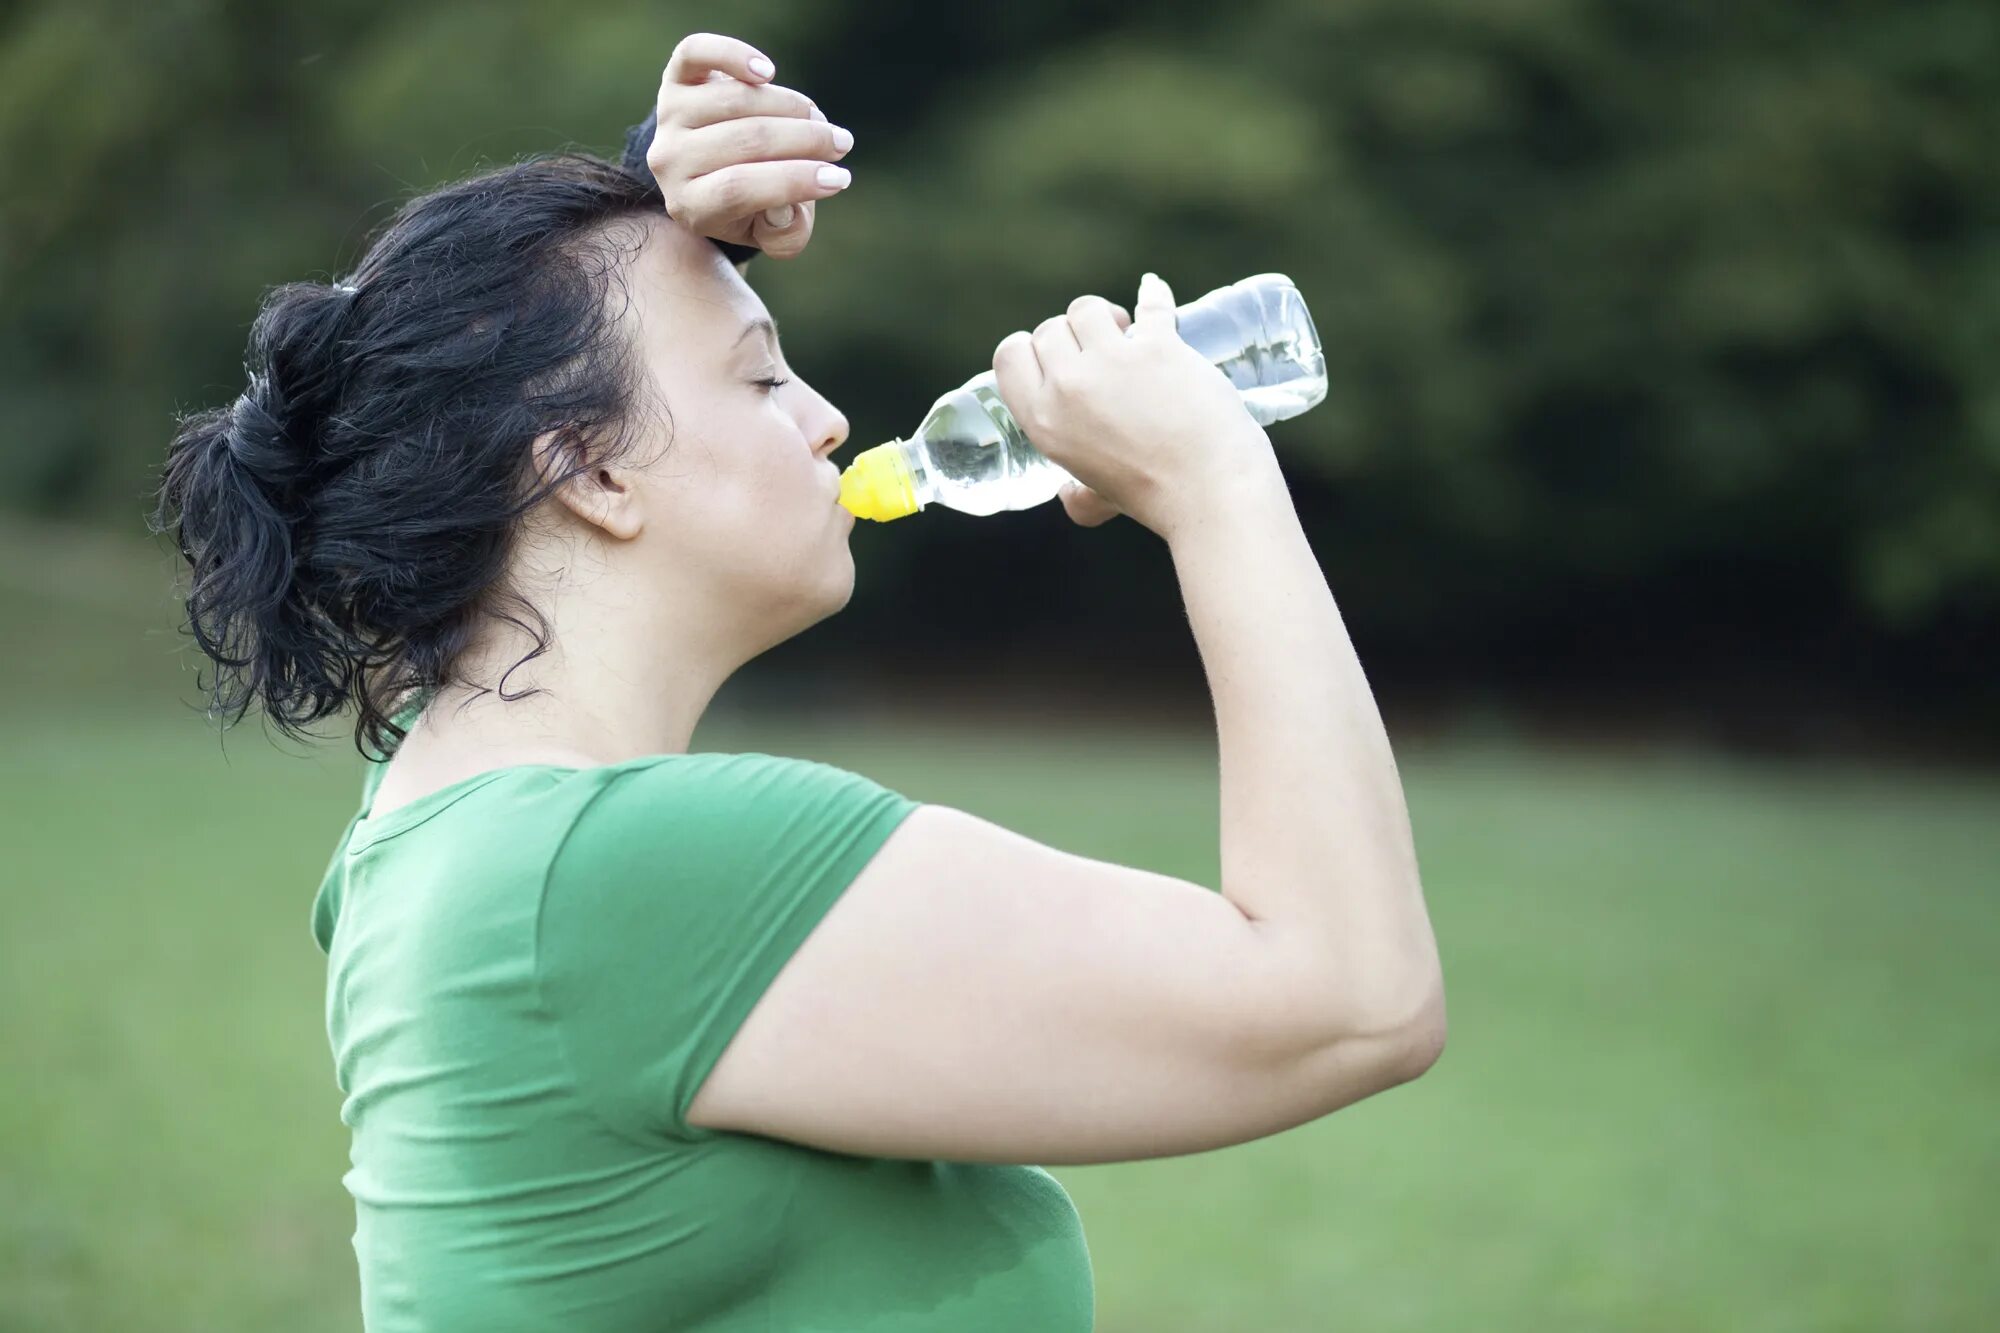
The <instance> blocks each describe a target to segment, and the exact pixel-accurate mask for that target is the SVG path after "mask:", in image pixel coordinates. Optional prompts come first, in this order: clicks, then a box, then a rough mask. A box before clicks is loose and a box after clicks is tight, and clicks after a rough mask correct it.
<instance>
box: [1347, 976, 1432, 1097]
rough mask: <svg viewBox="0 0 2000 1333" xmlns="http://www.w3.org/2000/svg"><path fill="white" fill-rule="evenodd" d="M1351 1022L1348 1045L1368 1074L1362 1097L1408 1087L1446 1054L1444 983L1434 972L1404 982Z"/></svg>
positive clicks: (1358, 1014)
mask: <svg viewBox="0 0 2000 1333" xmlns="http://www.w3.org/2000/svg"><path fill="white" fill-rule="evenodd" d="M1354 1017H1355V1018H1356V1020H1358V1021H1354V1022H1353V1023H1352V1025H1351V1026H1350V1027H1349V1029H1348V1038H1347V1041H1348V1044H1349V1049H1350V1050H1351V1051H1353V1052H1354V1053H1355V1054H1356V1055H1358V1056H1360V1058H1361V1061H1362V1063H1363V1064H1364V1066H1365V1067H1366V1069H1367V1071H1368V1073H1367V1075H1366V1077H1365V1079H1364V1081H1365V1082H1366V1084H1367V1085H1368V1086H1367V1089H1366V1093H1367V1094H1371V1095H1372V1094H1373V1093H1376V1092H1382V1091H1384V1090H1386V1089H1389V1088H1393V1087H1396V1086H1398V1085H1399V1084H1403V1083H1408V1082H1411V1081H1412V1080H1414V1079H1417V1078H1420V1077H1422V1076H1423V1075H1424V1073H1425V1072H1427V1071H1428V1070H1429V1069H1430V1067H1431V1066H1432V1065H1434V1064H1436V1063H1437V1062H1438V1057H1439V1056H1441V1055H1443V1054H1444V1043H1445V1034H1446V1021H1445V1004H1444V978H1443V976H1442V975H1441V974H1440V973H1439V971H1438V970H1437V969H1436V968H1431V969H1429V970H1428V971H1427V972H1426V973H1425V974H1424V975H1422V976H1420V977H1410V978H1406V979H1405V982H1404V984H1403V985H1400V986H1398V987H1397V989H1396V992H1395V994H1394V995H1393V996H1390V995H1384V996H1380V997H1378V998H1377V999H1376V1000H1375V1002H1374V1003H1371V1004H1369V1005H1367V1006H1365V1007H1364V1008H1363V1010H1362V1011H1361V1012H1359V1013H1357V1014H1356V1015H1355V1016H1354ZM1364 1052H1365V1054H1363V1053H1364Z"/></svg>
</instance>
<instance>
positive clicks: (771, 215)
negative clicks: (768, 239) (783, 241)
mask: <svg viewBox="0 0 2000 1333" xmlns="http://www.w3.org/2000/svg"><path fill="white" fill-rule="evenodd" d="M764 221H766V222H768V223H770V224H771V225H772V226H774V227H789V226H791V225H792V206H791V205H790V204H786V205H785V206H784V207H783V208H767V209H765V210H764Z"/></svg>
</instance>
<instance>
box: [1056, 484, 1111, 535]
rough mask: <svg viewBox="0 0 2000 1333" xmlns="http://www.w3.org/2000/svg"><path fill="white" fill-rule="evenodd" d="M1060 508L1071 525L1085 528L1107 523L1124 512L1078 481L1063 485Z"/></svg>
mask: <svg viewBox="0 0 2000 1333" xmlns="http://www.w3.org/2000/svg"><path fill="white" fill-rule="evenodd" d="M1062 507H1063V512H1064V513H1066V514H1068V515H1069V517H1070V521H1071V522H1072V523H1075V524H1076V525H1077V526H1079V527H1085V528H1094V527H1097V526H1099V525H1100V524H1104V523H1108V522H1110V521H1111V520H1112V519H1114V518H1116V517H1118V516H1119V515H1120V514H1122V513H1124V512H1125V511H1124V510H1122V509H1120V508H1119V507H1118V506H1117V505H1115V504H1113V503H1111V501H1109V500H1107V499H1105V498H1104V497H1103V496H1101V495H1099V494H1098V493H1097V492H1096V491H1093V490H1091V489H1090V487H1088V486H1086V485H1084V484H1083V483H1082V482H1080V481H1066V482H1064V483H1063V488H1062Z"/></svg>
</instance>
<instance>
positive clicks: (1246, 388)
mask: <svg viewBox="0 0 2000 1333" xmlns="http://www.w3.org/2000/svg"><path fill="white" fill-rule="evenodd" d="M1174 313H1175V317H1176V323H1175V329H1176V332H1178V333H1179V335H1180V337H1181V340H1182V341H1184V342H1186V343H1187V344H1188V345H1190V346H1191V347H1193V348H1194V349H1195V350H1197V351H1199V352H1200V353H1202V355H1204V356H1206V357H1207V358H1208V359H1209V360H1210V361H1211V362H1213V363H1214V364H1215V365H1216V366H1217V367H1219V368H1220V369H1221V370H1222V372H1223V374H1225V375H1227V376H1228V377H1229V382H1230V383H1231V384H1233V385H1235V386H1236V389H1237V391H1238V392H1239V393H1241V394H1242V395H1243V403H1244V406H1245V407H1246V408H1247V409H1248V410H1249V412H1250V415H1251V417H1252V418H1253V419H1254V420H1255V421H1256V422H1257V424H1258V425H1260V426H1268V425H1270V424H1271V423H1273V422H1276V421H1283V420H1285V419H1286V418H1288V417H1294V416H1297V415H1298V414H1299V413H1301V412H1303V411H1305V410H1306V409H1307V408H1309V407H1311V406H1313V405H1314V404H1315V403H1317V402H1319V401H1320V400H1321V399H1322V398H1324V397H1325V396H1326V361H1325V358H1324V357H1323V356H1322V355H1321V351H1320V343H1319V334H1318V332H1317V331H1316V330H1315V329H1314V328H1313V323H1312V317H1311V315H1310V314H1309V313H1308V312H1307V310H1306V305H1305V300H1304V298H1302V297H1301V296H1300V295H1299V289H1298V288H1297V286H1295V285H1294V284H1293V282H1292V280H1291V279H1290V278H1288V277H1286V276H1285V275H1284V274H1282V273H1260V274H1257V275H1255V276H1253V277H1248V278H1244V279H1243V280H1242V281H1240V282H1234V283H1231V284H1230V285H1228V286H1227V287H1218V288H1217V289H1215V290H1214V291H1212V292H1209V293H1208V294H1207V295H1205V296H1202V297H1200V298H1198V299H1197V300H1194V301H1190V302H1189V303H1187V304H1186V305H1183V306H1180V307H1178V308H1177V309H1176V310H1175V312H1174ZM1129 335H1130V330H1127V336H1129ZM1069 480H1070V475H1069V473H1068V472H1067V471H1065V470H1064V469H1063V468H1061V467H1060V466H1058V465H1057V464H1055V463H1054V462H1052V461H1050V460H1049V459H1048V458H1047V457H1046V456H1044V455H1043V454H1042V452H1041V451H1040V450H1038V449H1036V448H1035V446H1034V444H1033V443H1032V442H1031V441H1030V440H1029V439H1028V436H1027V433H1026V432H1025V431H1023V430H1022V429H1021V427H1020V426H1019V425H1018V424H1017V423H1016V422H1015V421H1014V417H1013V414H1012V413H1010V412H1008V410H1007V406H1006V404H1005V403H1003V402H1002V401H1001V400H1000V392H999V388H998V386H997V382H996V377H995V376H994V373H993V372H992V371H991V370H986V371H983V372H981V373H980V374H978V375H975V376H974V377H973V378H972V379H970V380H967V381H966V382H965V383H964V384H962V385H960V386H959V387H958V388H956V389H954V390H952V391H951V392H950V393H948V394H946V395H944V397H942V398H940V399H938V400H937V401H936V402H935V403H933V404H932V405H931V409H930V411H929V412H928V413H926V414H925V416H924V419H923V421H922V423H921V424H920V425H919V426H918V427H917V430H916V432H915V433H914V434H913V435H911V436H910V438H909V439H907V440H891V441H890V442H889V443H888V444H885V445H878V446H876V447H875V448H873V449H870V450H868V451H866V452H865V453H863V454H861V455H859V456H857V457H856V458H855V460H854V462H853V463H852V464H850V465H849V468H848V476H847V477H845V478H843V485H842V502H843V503H847V504H848V505H849V507H850V508H851V509H853V510H854V512H855V513H857V514H859V515H861V516H862V517H865V518H874V519H878V520H886V519H890V518H897V517H901V516H903V515H905V514H909V513H914V512H916V511H917V510H919V509H922V508H923V507H924V506H925V505H927V504H932V503H936V504H942V505H944V506H945V507H946V508H948V509H955V510H958V511H959V512H961V513H966V514H980V515H984V514H996V513H1000V512H1001V511H1003V510H1010V509H1027V508H1030V507H1032V506H1034V505H1038V504H1042V503H1044V502H1045V501H1048V500H1050V499H1052V498H1054V496H1055V495H1056V494H1057V493H1058V492H1059V491H1061V489H1062V487H1063V484H1064V483H1065V482H1067V481H1069Z"/></svg>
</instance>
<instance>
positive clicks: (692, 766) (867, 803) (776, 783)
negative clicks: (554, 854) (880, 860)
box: [573, 752, 919, 851]
mask: <svg viewBox="0 0 2000 1333" xmlns="http://www.w3.org/2000/svg"><path fill="white" fill-rule="evenodd" d="M593 787H594V790H593V791H592V792H591V793H590V796H589V798H588V800H587V801H586V802H584V803H583V805H582V807H581V809H580V811H579V814H578V817H577V820H576V825H575V829H574V831H573V840H575V839H577V838H580V839H582V840H583V841H586V842H592V843H596V842H601V841H602V840H603V839H604V838H606V837H611V838H613V839H617V838H619V837H620V836H621V835H628V836H630V837H631V838H633V839H635V840H636V841H637V842H639V843H641V844H644V843H648V842H652V841H655V840H657V839H659V838H662V837H672V838H674V839H675V840H677V841H678V842H680V843H682V844H683V845H686V846H699V845H708V844H719V845H726V846H730V847H734V848H737V849H739V850H744V851H748V850H751V849H753V848H754V847H757V846H762V847H764V848H766V849H769V848H770V847H771V846H772V845H773V844H774V843H776V842H779V841H782V840H784V839H788V838H793V839H795V838H800V837H825V836H828V835H829V834H844V835H847V836H856V835H861V834H865V833H866V832H867V831H868V830H871V829H879V830H881V831H882V832H883V833H884V834H886V832H887V829H888V828H889V827H893V825H894V824H895V823H897V822H899V821H900V820H901V819H902V818H903V817H904V816H906V815H908V814H909V813H910V812H911V811H913V810H915V809H916V808H917V807H918V804H919V803H918V802H917V801H915V800H912V799H911V798H910V797H908V796H905V795H904V794H903V793H902V792H900V791H897V790H895V789H893V788H890V787H888V786H885V785H883V784H882V783H880V782H878V781H876V780H875V779H873V778H870V777H867V776H865V775H863V774H860V773H857V772H854V771H853V770H851V769H847V768H842V767H840V766H838V765H835V764H828V763H824V762H821V761H819V760H815V759H800V758H794V757H790V756H785V755H772V754H763V753H758V752H746V753H697V754H668V755H650V756H647V757H645V758H642V759H633V760H628V761H626V762H624V763H621V764H613V765H608V766H606V768H605V769H604V770H602V771H601V772H600V773H598V774H596V775H595V776H594V781H593Z"/></svg>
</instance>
